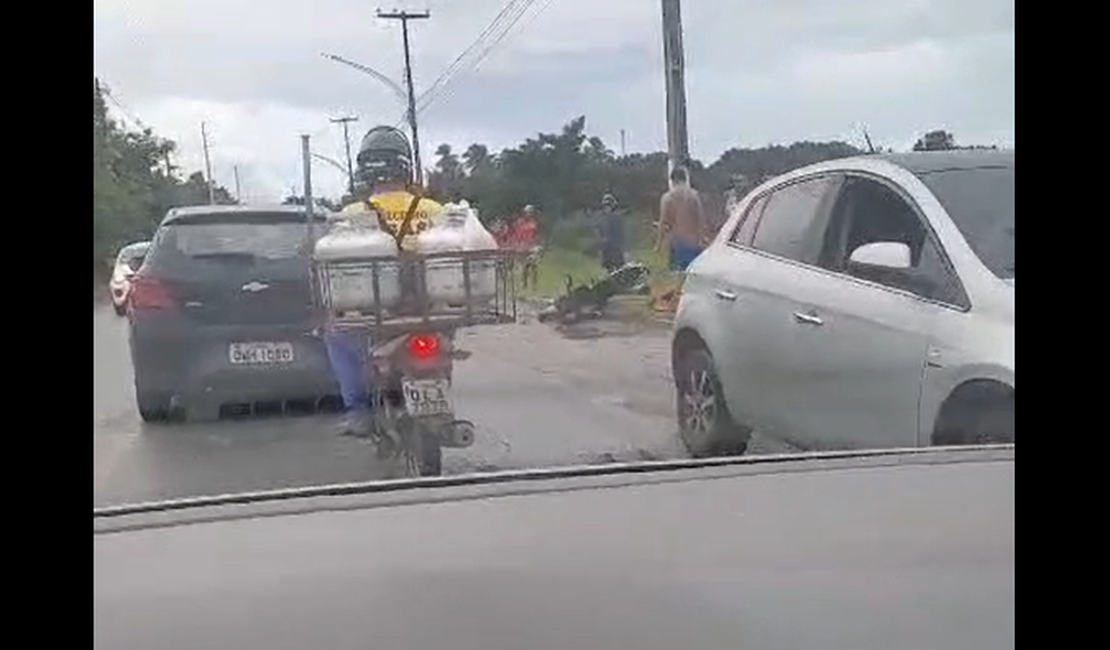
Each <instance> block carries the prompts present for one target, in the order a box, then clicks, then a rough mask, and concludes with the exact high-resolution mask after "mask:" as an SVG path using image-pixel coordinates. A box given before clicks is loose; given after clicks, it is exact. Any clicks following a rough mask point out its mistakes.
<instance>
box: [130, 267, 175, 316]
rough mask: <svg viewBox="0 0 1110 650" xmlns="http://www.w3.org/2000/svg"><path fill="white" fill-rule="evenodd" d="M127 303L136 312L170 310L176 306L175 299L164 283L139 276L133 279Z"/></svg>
mask: <svg viewBox="0 0 1110 650" xmlns="http://www.w3.org/2000/svg"><path fill="white" fill-rule="evenodd" d="M127 303H128V305H129V306H130V307H131V309H134V310H140V309H170V308H172V307H173V306H174V304H173V297H172V296H171V295H170V291H169V289H167V288H166V285H165V284H164V283H162V282H161V281H160V280H158V279H156V278H149V277H142V276H139V275H136V276H133V277H132V278H131V292H130V295H128V297H127Z"/></svg>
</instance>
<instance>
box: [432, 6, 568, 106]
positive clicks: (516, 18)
mask: <svg viewBox="0 0 1110 650" xmlns="http://www.w3.org/2000/svg"><path fill="white" fill-rule="evenodd" d="M536 1H537V0H525V4H524V6H523V7H522V8H521V10H520V11H518V12H516V13H514V15H513V17H512V19H511V21H510V22H509V24H508V25H507V26H506V27H505V28H504V29H503V30H502V31H501V32H500V33H499V34H498V35H497V37H496V38H495V39H494V40H493V41H492V42H491V43H489V44H488V45H487V46H486V47H485V49H483V50H482V51H481V52H479V53H478V55H477V57H475V58H474V59H473V61H472V62H471V63H470V65H469V69H468V70H467V71H466V72H474V71H476V70H478V68H479V66H481V64H482V62H483V61H485V60H486V59H487V58H488V57H489V55H490V54H491V53H492V52H493V51H494V50H495V49H497V47H498V46H499V45H500V44H501V43H502V42H504V41H505V39H506V38H507V37H508V36H509V35H510V33H511V32H512V31H513V28H514V27H515V26H516V25H517V24H518V23H519V22H520V21H521V19H522V18H524V16H525V14H527V12H528V10H529V9H531V8H532V5H534V4H535V3H536ZM553 2H554V0H544V3H543V4H542V5H540V8H539V9H538V10H537V11H536V12H534V13H532V15H531V17H530V19H529V20H528V22H527V23H525V26H528V25H531V24H532V23H533V22H535V20H536V18H538V17H539V15H540V14H541V13H543V12H544V10H546V9H547V8H548V7H549V6H551V4H552V3H553ZM453 78H457V74H456V75H454V77H453ZM445 87H446V83H444V84H443V85H441V86H440V88H439V90H438V92H436V93H434V94H432V95H431V96H430V97H428V99H426V100H425V101H424V102H423V104H422V105H421V106H418V107H417V112H418V113H419V112H420V111H422V110H424V109H427V108H428V107H429V106H430V105H431V103H432V102H433V101H435V100H436V99H437V98H439V97H442V96H444V92H445V90H444V88H445ZM447 96H449V95H447Z"/></svg>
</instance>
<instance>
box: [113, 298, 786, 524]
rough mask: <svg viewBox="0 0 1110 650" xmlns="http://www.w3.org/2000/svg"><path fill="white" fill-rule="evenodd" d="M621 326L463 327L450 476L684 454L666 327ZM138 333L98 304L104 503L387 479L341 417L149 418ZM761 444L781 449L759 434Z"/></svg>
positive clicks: (447, 466)
mask: <svg viewBox="0 0 1110 650" xmlns="http://www.w3.org/2000/svg"><path fill="white" fill-rule="evenodd" d="M615 327H616V326H613V327H609V328H607V329H608V330H609V331H607V332H594V331H593V330H596V329H598V326H596V325H595V326H592V329H591V327H590V326H587V327H586V328H585V329H583V330H579V331H577V332H575V333H574V334H576V336H573V337H568V336H565V335H562V334H560V333H558V332H555V331H554V330H553V329H552V328H551V327H549V326H547V325H541V324H539V323H535V322H529V323H523V324H519V325H512V326H505V327H486V328H477V329H473V330H469V331H466V332H463V333H462V334H461V338H460V344H461V346H462V347H463V348H464V349H467V350H470V351H472V352H473V353H474V354H473V357H472V358H471V359H469V360H467V361H464V362H462V363H460V364H459V365H458V366H457V367H456V370H455V384H456V386H455V393H456V404H457V408H458V411H459V416H460V417H463V418H467V419H470V420H472V421H474V423H475V424H476V426H477V438H476V441H475V443H474V445H473V446H472V447H470V448H468V449H462V450H457V449H451V450H445V452H444V471H445V472H446V473H463V472H471V471H480V470H498V469H512V468H518V467H539V466H553V465H566V464H575V463H583V462H585V463H596V462H605V461H609V460H639V459H663V458H675V457H683V456H685V453H684V452H683V450H682V447H681V444H680V443H679V441H678V439H677V435H676V434H675V430H674V429H675V426H674V416H673V406H672V405H673V397H672V392H671V391H672V388H671V384H670V377H669V374H670V371H669V365H668V358H669V353H668V341H667V337H666V332H665V330H662V329H658V328H656V329H652V330H647V331H640V332H627V331H616V332H615V331H612V330H613V329H614V328H615ZM126 328H127V325H126V321H125V320H124V319H121V318H118V317H116V316H115V314H114V313H112V310H111V309H110V308H108V307H103V306H101V307H96V308H94V311H93V377H94V382H93V503H94V506H98V505H107V504H118V503H134V502H139V501H148V500H153V499H164V498H180V497H187V496H199V495H213V494H225V493H230V492H243V491H253V490H263V489H270V488H283V487H295V486H306V485H321V484H327V483H341V482H349V481H363V480H373V479H378V478H383V477H384V476H385V468H384V467H382V466H381V464H380V463H378V462H377V461H376V460H375V459H374V457H373V449H372V447H371V446H370V445H368V444H366V443H365V442H362V441H359V440H355V439H350V438H340V437H337V436H335V435H334V434H333V433H332V429H331V426H332V422H333V416H306V417H286V418H266V419H254V420H230V421H220V422H205V423H197V424H184V425H183V424H173V425H148V424H144V423H142V422H141V421H140V420H139V417H138V414H137V412H136V411H135V406H134V397H133V386H132V377H131V363H130V358H129V356H128V349H127V329H126ZM591 333H593V334H594V335H591ZM601 333H605V334H607V335H605V336H598V335H597V334H601ZM752 451H753V452H755V453H758V452H759V451H781V449H774V448H773V446H771V447H768V446H766V443H759V442H757V441H753V449H752Z"/></svg>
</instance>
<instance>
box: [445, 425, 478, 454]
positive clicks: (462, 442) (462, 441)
mask: <svg viewBox="0 0 1110 650" xmlns="http://www.w3.org/2000/svg"><path fill="white" fill-rule="evenodd" d="M473 444H474V423H473V422H470V421H468V420H455V421H454V422H452V423H451V424H448V425H447V426H445V427H443V428H442V429H441V430H440V445H442V446H444V447H450V448H452V449H463V448H465V447H469V446H471V445H473Z"/></svg>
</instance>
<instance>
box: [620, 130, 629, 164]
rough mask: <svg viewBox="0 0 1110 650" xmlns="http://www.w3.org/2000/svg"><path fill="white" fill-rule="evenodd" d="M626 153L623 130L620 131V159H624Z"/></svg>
mask: <svg viewBox="0 0 1110 650" xmlns="http://www.w3.org/2000/svg"><path fill="white" fill-rule="evenodd" d="M627 153H628V152H627V150H626V149H625V148H624V129H621V158H624V157H625V156H626V155H627Z"/></svg>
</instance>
